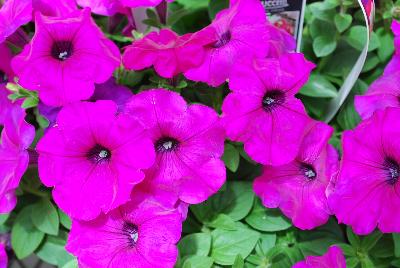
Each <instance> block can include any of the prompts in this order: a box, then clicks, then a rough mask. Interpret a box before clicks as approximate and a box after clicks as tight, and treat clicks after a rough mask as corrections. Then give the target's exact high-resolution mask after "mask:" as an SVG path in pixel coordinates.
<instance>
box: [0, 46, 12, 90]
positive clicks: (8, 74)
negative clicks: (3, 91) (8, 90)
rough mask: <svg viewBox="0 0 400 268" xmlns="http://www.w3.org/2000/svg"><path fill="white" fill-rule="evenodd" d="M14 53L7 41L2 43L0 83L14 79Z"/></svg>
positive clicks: (0, 47) (0, 49)
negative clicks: (12, 67) (12, 66)
mask: <svg viewBox="0 0 400 268" xmlns="http://www.w3.org/2000/svg"><path fill="white" fill-rule="evenodd" d="M12 57H13V55H12V54H11V51H10V49H9V48H8V46H7V45H6V44H5V43H1V44H0V59H1V60H0V83H2V82H3V81H6V80H12V78H13V77H14V72H13V71H12V69H11V59H12Z"/></svg>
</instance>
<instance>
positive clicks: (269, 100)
mask: <svg viewBox="0 0 400 268" xmlns="http://www.w3.org/2000/svg"><path fill="white" fill-rule="evenodd" d="M284 102H285V93H284V92H283V91H281V90H270V91H267V93H265V95H264V97H263V99H262V107H263V109H264V110H265V111H266V112H271V111H273V110H274V109H275V108H276V107H277V106H279V105H281V104H283V103H284Z"/></svg>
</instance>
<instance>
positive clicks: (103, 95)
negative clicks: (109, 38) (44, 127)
mask: <svg viewBox="0 0 400 268" xmlns="http://www.w3.org/2000/svg"><path fill="white" fill-rule="evenodd" d="M132 96H133V93H132V92H131V91H130V90H129V89H128V88H126V87H124V86H121V85H118V84H116V83H115V79H114V78H113V77H111V78H110V79H108V80H107V82H105V83H103V84H97V85H96V86H95V90H94V93H93V95H92V96H91V97H90V99H89V101H93V102H95V101H98V100H112V101H113V102H115V104H117V106H118V112H123V111H124V109H125V104H126V102H127V101H128V100H129V99H130V97H132ZM38 109H39V112H40V114H41V115H43V116H44V117H45V118H46V119H47V120H48V121H49V127H52V126H53V125H54V124H55V123H56V120H57V115H58V113H59V112H60V110H61V109H62V107H57V106H48V105H46V104H44V103H43V102H40V103H39V105H38Z"/></svg>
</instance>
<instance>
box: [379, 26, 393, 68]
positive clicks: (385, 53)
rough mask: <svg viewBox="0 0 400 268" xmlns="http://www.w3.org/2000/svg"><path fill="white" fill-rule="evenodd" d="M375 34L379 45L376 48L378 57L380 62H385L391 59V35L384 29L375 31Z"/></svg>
mask: <svg viewBox="0 0 400 268" xmlns="http://www.w3.org/2000/svg"><path fill="white" fill-rule="evenodd" d="M376 34H377V36H378V38H379V41H380V44H381V45H380V46H379V47H378V57H379V59H380V61H381V62H386V61H388V60H389V59H390V57H392V55H393V52H394V44H393V35H392V33H389V32H387V31H386V30H385V29H384V28H379V29H377V30H376Z"/></svg>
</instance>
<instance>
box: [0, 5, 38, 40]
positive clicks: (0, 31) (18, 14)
mask: <svg viewBox="0 0 400 268" xmlns="http://www.w3.org/2000/svg"><path fill="white" fill-rule="evenodd" d="M0 5H1V4H0ZM31 19H32V0H6V1H5V3H4V5H3V6H2V7H1V8H0V43H3V42H4V40H5V39H6V38H7V37H8V36H10V35H11V34H13V33H14V32H15V31H16V30H17V29H18V28H19V27H20V26H21V25H24V24H26V23H28V22H30V21H31Z"/></svg>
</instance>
